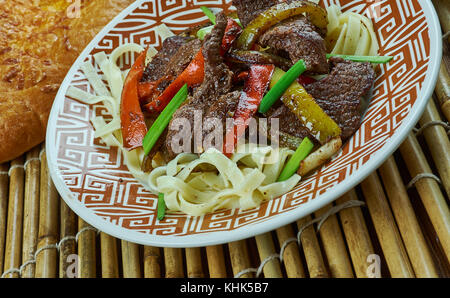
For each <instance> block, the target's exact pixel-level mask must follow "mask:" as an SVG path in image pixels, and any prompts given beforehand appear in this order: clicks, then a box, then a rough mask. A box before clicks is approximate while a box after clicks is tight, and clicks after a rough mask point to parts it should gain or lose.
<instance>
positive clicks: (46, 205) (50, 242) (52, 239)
mask: <svg viewBox="0 0 450 298" xmlns="http://www.w3.org/2000/svg"><path fill="white" fill-rule="evenodd" d="M39 196H40V204H39V232H38V245H37V249H38V250H42V251H41V252H40V253H39V254H38V255H37V257H36V274H35V276H36V277H48V278H55V277H57V271H58V265H57V262H58V261H57V249H56V247H54V248H50V247H52V246H55V245H56V244H57V241H58V236H59V235H58V215H59V200H60V199H59V196H58V192H57V191H56V188H55V186H54V185H53V182H52V180H51V178H50V175H49V172H48V168H47V157H46V154H45V151H42V153H41V180H40V195H39ZM47 247H48V248H47Z"/></svg>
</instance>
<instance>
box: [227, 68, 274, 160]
mask: <svg viewBox="0 0 450 298" xmlns="http://www.w3.org/2000/svg"><path fill="white" fill-rule="evenodd" d="M274 69H275V67H274V66H273V65H256V64H254V65H252V66H250V70H249V72H248V77H247V79H246V81H245V84H244V90H243V92H242V94H241V98H240V99H239V103H238V106H237V108H236V111H235V113H234V116H233V122H234V125H233V128H232V129H231V130H229V131H227V133H226V137H225V144H224V150H223V151H224V153H225V155H228V156H230V155H231V154H232V153H233V151H234V147H235V145H236V144H237V141H238V139H239V138H240V137H241V136H242V134H243V133H245V128H246V127H247V125H248V121H249V120H250V119H251V118H252V117H253V116H254V115H255V114H256V112H257V111H258V106H259V104H260V102H261V99H262V98H263V96H264V93H265V92H266V90H267V88H268V87H269V83H270V78H271V76H272V73H273V71H274Z"/></svg>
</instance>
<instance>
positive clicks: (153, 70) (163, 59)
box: [142, 35, 192, 82]
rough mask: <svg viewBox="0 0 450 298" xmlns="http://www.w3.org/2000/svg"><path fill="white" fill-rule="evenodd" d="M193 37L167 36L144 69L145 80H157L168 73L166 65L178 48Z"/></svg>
mask: <svg viewBox="0 0 450 298" xmlns="http://www.w3.org/2000/svg"><path fill="white" fill-rule="evenodd" d="M191 39H192V38H190V37H183V36H178V35H175V36H172V37H169V38H166V39H165V40H164V42H163V44H162V47H161V49H160V50H159V51H158V54H156V56H155V57H153V59H152V62H150V63H149V64H148V65H147V67H146V68H145V70H144V74H143V76H142V81H143V82H149V81H157V80H158V79H160V78H162V77H163V76H164V75H165V74H166V67H167V64H168V63H169V61H170V59H172V57H173V56H174V55H175V53H176V52H177V51H178V49H179V48H180V47H181V46H182V45H184V44H185V43H187V42H188V41H190V40H191Z"/></svg>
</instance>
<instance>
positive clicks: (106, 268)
mask: <svg viewBox="0 0 450 298" xmlns="http://www.w3.org/2000/svg"><path fill="white" fill-rule="evenodd" d="M100 258H101V262H102V277H103V278H118V277H119V260H118V254H117V239H116V238H114V237H112V236H110V235H108V234H105V233H100Z"/></svg>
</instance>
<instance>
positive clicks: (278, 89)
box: [258, 60, 306, 113]
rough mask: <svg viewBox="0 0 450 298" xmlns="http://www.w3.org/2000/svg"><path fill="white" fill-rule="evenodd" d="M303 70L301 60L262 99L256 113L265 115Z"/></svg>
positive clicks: (304, 67)
mask: <svg viewBox="0 0 450 298" xmlns="http://www.w3.org/2000/svg"><path fill="white" fill-rule="evenodd" d="M305 70H306V66H305V63H304V61H303V60H299V61H298V62H297V63H295V64H294V66H292V67H291V68H290V69H289V70H288V71H287V72H286V73H285V74H284V75H283V76H282V77H281V78H280V79H279V80H278V82H277V83H276V84H275V85H274V86H273V87H272V88H271V89H270V90H269V92H267V94H266V95H265V96H264V97H263V99H262V101H261V104H260V105H259V110H258V111H259V112H260V113H266V112H267V111H268V110H269V109H270V107H271V106H272V105H273V104H274V103H275V101H277V100H278V99H279V98H280V97H281V96H282V95H283V93H284V92H285V91H286V90H287V89H288V88H289V86H291V84H292V83H293V82H294V81H295V80H296V79H297V78H298V77H299V76H300V75H301V74H302V73H303V72H304V71H305Z"/></svg>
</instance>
